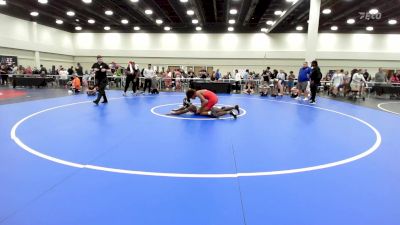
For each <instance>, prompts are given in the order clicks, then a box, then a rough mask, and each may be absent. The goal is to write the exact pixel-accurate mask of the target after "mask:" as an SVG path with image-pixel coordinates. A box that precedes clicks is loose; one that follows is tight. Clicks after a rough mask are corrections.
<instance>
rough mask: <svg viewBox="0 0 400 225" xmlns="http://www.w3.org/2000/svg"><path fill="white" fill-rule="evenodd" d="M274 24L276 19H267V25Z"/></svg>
mask: <svg viewBox="0 0 400 225" xmlns="http://www.w3.org/2000/svg"><path fill="white" fill-rule="evenodd" d="M274 24H275V21H272V20H268V21H267V25H270V26H272V25H274Z"/></svg>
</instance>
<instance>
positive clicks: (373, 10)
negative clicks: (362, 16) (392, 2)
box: [369, 9, 379, 15]
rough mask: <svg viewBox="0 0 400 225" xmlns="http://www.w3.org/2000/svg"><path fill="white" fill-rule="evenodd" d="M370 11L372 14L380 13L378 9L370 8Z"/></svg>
mask: <svg viewBox="0 0 400 225" xmlns="http://www.w3.org/2000/svg"><path fill="white" fill-rule="evenodd" d="M369 13H370V14H372V15H376V14H378V13H379V10H378V9H370V10H369Z"/></svg>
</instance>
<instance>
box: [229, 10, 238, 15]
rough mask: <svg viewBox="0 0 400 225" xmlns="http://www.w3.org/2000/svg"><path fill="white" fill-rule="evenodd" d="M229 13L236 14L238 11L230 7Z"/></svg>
mask: <svg viewBox="0 0 400 225" xmlns="http://www.w3.org/2000/svg"><path fill="white" fill-rule="evenodd" d="M229 13H230V14H231V15H236V14H237V13H238V11H237V10H236V9H231V10H229Z"/></svg>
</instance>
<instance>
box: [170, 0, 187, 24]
mask: <svg viewBox="0 0 400 225" xmlns="http://www.w3.org/2000/svg"><path fill="white" fill-rule="evenodd" d="M168 3H169V4H170V5H171V7H172V9H173V10H174V11H175V14H176V15H178V17H179V19H180V21H181V22H182V23H188V21H189V20H188V19H187V18H186V17H183V16H182V12H181V11H182V10H181V9H179V6H178V5H177V4H176V3H177V1H176V0H168ZM183 14H184V15H186V12H183Z"/></svg>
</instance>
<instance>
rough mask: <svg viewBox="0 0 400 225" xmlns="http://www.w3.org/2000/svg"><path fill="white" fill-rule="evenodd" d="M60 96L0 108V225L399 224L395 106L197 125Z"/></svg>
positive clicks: (144, 109)
mask: <svg viewBox="0 0 400 225" xmlns="http://www.w3.org/2000/svg"><path fill="white" fill-rule="evenodd" d="M2 91H3V90H2ZM20 91H24V90H20ZM25 91H26V90H25ZM3 92H4V91H3ZM27 92H35V90H31V91H29V90H28V91H27ZM26 94H30V93H25V95H26ZM60 95H61V94H60ZM63 95H64V96H63V97H61V96H58V95H55V96H53V97H52V98H45V99H39V98H37V99H35V100H33V99H31V100H29V101H25V100H24V101H21V102H19V100H18V99H19V98H23V97H21V96H16V97H15V98H14V101H15V102H18V103H11V102H10V101H11V100H7V101H9V102H4V101H5V100H0V104H1V105H0V115H1V117H0V146H1V147H0V149H1V150H0V180H1V183H0V187H1V189H0V190H1V191H0V224H1V225H3V224H4V225H32V224H35V225H39V224H40V225H55V224H57V225H72V224H73V225H87V224H96V225H103V224H104V225H109V224H113V225H125V224H143V225H158V224H171V225H172V224H174V225H228V224H229V225H236V224H238V225H239V224H241V225H268V224H271V225H331V224H332V225H338V224H340V225H347V224H350V225H382V224H385V225H397V224H400V210H399V208H400V151H399V149H400V148H399V139H398V137H399V132H398V130H399V129H398V128H399V125H400V116H399V115H397V114H396V112H397V113H400V111H396V110H398V109H399V107H398V105H400V104H399V102H398V101H397V102H394V103H389V104H385V105H383V107H385V108H386V109H388V110H390V111H394V113H389V112H385V111H382V110H379V109H377V108H372V107H366V106H360V105H357V104H350V103H348V102H341V101H336V100H332V99H327V98H319V99H318V104H317V105H316V106H310V105H308V104H307V103H304V102H301V101H295V100H293V99H290V98H288V97H284V98H281V99H279V98H278V99H275V98H271V97H270V98H261V97H258V96H244V95H220V101H219V102H220V104H221V105H234V104H239V105H240V106H241V107H242V111H241V117H239V118H238V119H237V120H233V119H232V118H229V117H224V118H221V119H218V120H209V119H208V118H204V117H197V116H194V115H185V116H181V117H166V116H165V115H164V114H165V113H167V112H168V111H169V110H171V109H173V108H177V107H179V105H180V104H181V102H182V98H183V94H180V93H161V94H160V95H158V96H151V95H144V96H130V97H122V96H121V92H119V91H108V95H109V98H110V103H109V104H106V105H104V104H102V105H99V106H97V107H96V106H94V105H93V103H92V102H91V101H92V100H93V98H92V97H88V96H86V95H83V94H82V95H76V96H65V93H64V94H63ZM385 102H386V103H387V102H389V101H385ZM390 102H393V101H390ZM362 104H366V103H362Z"/></svg>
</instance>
